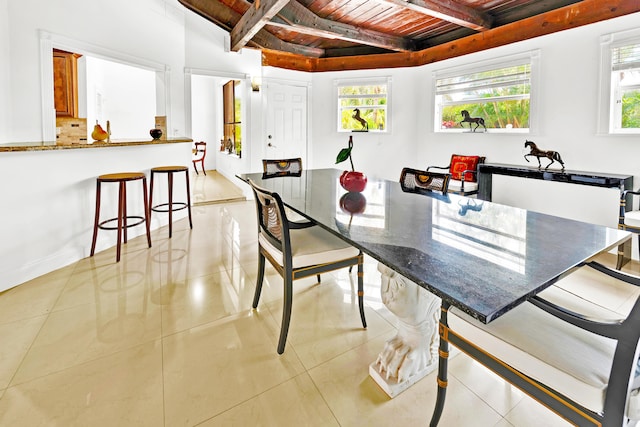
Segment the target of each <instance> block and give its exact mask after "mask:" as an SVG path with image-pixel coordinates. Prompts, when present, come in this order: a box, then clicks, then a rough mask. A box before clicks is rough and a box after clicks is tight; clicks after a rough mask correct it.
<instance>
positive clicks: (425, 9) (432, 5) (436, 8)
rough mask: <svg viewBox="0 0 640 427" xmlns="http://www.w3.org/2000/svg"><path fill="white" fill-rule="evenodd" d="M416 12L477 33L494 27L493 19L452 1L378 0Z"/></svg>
mask: <svg viewBox="0 0 640 427" xmlns="http://www.w3.org/2000/svg"><path fill="white" fill-rule="evenodd" d="M378 1H379V2H381V3H389V4H393V5H395V6H398V7H402V8H405V9H411V10H413V11H415V12H419V13H423V14H425V15H429V16H433V17H434V18H438V19H442V20H443V21H447V22H451V23H453V24H456V25H460V26H461V27H467V28H471V29H473V30H476V31H486V30H488V29H489V28H491V27H492V26H493V18H492V17H491V16H490V15H488V14H486V13H482V12H480V11H478V10H476V9H474V8H472V7H469V6H465V5H462V4H459V3H456V2H455V1H452V0H378Z"/></svg>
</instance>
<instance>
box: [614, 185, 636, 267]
mask: <svg viewBox="0 0 640 427" xmlns="http://www.w3.org/2000/svg"><path fill="white" fill-rule="evenodd" d="M628 195H631V198H630V200H631V201H633V199H634V198H635V196H638V195H640V190H636V191H633V190H625V191H623V192H622V193H620V216H619V217H618V228H619V229H621V230H627V231H631V232H633V233H636V234H638V248H639V250H640V209H632V210H630V211H628V212H627V211H626V207H627V196H628ZM623 262H624V261H623V254H622V253H619V254H618V266H617V268H618V269H620V268H621V267H622V264H623Z"/></svg>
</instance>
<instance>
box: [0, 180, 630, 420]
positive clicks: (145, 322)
mask: <svg viewBox="0 0 640 427" xmlns="http://www.w3.org/2000/svg"><path fill="white" fill-rule="evenodd" d="M196 180H197V178H196V179H194V181H196ZM223 182H224V181H223ZM193 216H194V218H193V219H194V227H193V230H190V229H189V227H188V223H187V222H186V220H180V221H178V222H177V223H176V224H175V225H174V232H173V233H174V234H173V238H172V239H168V238H167V234H166V231H165V230H156V231H155V232H153V234H152V239H153V247H152V248H150V249H149V248H147V247H146V243H145V240H144V238H136V239H133V240H130V241H129V243H127V244H126V245H125V247H124V248H125V249H124V252H123V257H122V260H121V262H120V263H115V262H114V260H115V255H114V251H115V250H114V249H108V250H105V251H103V252H101V253H98V254H96V256H95V257H93V258H87V259H83V260H80V261H78V262H76V263H74V264H72V265H70V266H67V267H65V268H62V269H60V270H58V271H54V272H51V273H49V274H46V275H44V276H42V277H39V278H37V279H34V280H32V281H29V282H27V283H24V284H23V285H21V286H18V287H16V288H13V289H11V290H8V291H6V292H4V293H1V294H0V343H1V344H0V426H12V427H13V426H29V427H31V426H194V425H200V426H258V425H259V426H390V425H393V426H416V425H427V424H428V420H429V418H430V416H431V411H432V409H433V404H434V401H435V393H436V381H435V373H432V374H430V375H429V376H428V377H426V378H424V379H423V380H421V381H420V382H418V383H417V384H415V385H414V386H412V387H411V388H410V389H409V390H407V391H406V392H404V393H402V394H400V395H399V396H397V397H396V398H394V399H389V398H388V397H387V396H386V394H385V393H384V392H383V391H382V390H381V389H380V388H379V387H378V386H377V385H376V383H375V382H374V381H373V380H372V379H371V378H370V377H369V376H368V365H369V364H370V363H371V362H372V361H374V360H375V358H376V356H377V354H378V352H379V351H380V350H381V349H382V347H383V345H384V342H385V340H387V339H389V338H391V337H392V336H393V335H394V333H395V328H394V323H393V318H392V317H391V316H390V313H389V312H388V311H387V309H386V308H385V307H384V305H383V304H382V303H381V302H380V297H379V292H380V291H379V274H378V273H377V270H376V264H375V262H373V261H372V260H371V259H367V260H366V268H365V293H366V315H367V320H368V323H369V326H368V328H367V330H363V329H362V328H361V326H360V319H359V315H358V308H357V300H356V299H355V298H354V286H355V280H356V279H355V273H354V274H352V275H350V274H349V273H348V272H347V271H346V270H343V271H340V272H336V273H333V274H327V275H324V276H323V281H322V284H316V283H314V280H311V279H309V280H303V281H300V282H296V284H297V286H296V295H295V297H294V308H293V318H292V325H291V330H290V333H289V339H288V343H287V348H286V351H285V353H284V354H283V355H281V356H279V355H278V354H277V353H276V343H277V335H278V330H279V322H280V315H281V311H280V310H281V283H282V282H281V279H280V278H279V276H278V275H277V274H276V273H275V271H274V270H268V272H267V277H266V283H265V287H264V290H263V296H262V299H261V303H260V306H259V308H258V310H256V311H252V310H251V301H252V297H253V289H254V281H255V272H256V267H257V261H256V259H257V252H256V245H257V242H256V228H257V227H256V223H255V214H254V205H253V202H251V201H237V202H226V203H216V204H201V205H197V206H194V207H193ZM636 268H637V267H636ZM626 298H627V297H626V296H624V295H617V296H616V299H617V303H620V304H622V302H623V301H624V300H625V299H626ZM450 366H451V367H450V373H449V379H450V380H449V388H448V399H447V404H446V406H445V410H444V415H443V418H442V421H441V424H440V425H442V426H474V427H476V426H481V427H482V426H495V427H507V426H565V425H567V424H566V423H565V422H564V421H562V420H561V419H560V418H558V417H557V416H555V415H554V414H553V413H551V412H549V411H548V410H546V409H545V408H543V407H541V406H540V405H538V404H537V403H535V402H534V401H533V400H531V399H529V398H528V397H526V396H523V395H522V393H520V392H519V391H517V390H515V389H514V388H512V387H511V386H510V385H508V384H506V383H504V382H503V381H501V380H500V379H498V378H497V377H495V376H494V375H493V374H491V373H489V372H487V371H486V370H485V369H484V368H482V367H481V366H479V365H478V364H477V363H475V362H473V361H471V360H470V359H468V358H467V357H466V356H465V355H463V354H458V355H456V356H455V357H453V358H452V359H451V362H450Z"/></svg>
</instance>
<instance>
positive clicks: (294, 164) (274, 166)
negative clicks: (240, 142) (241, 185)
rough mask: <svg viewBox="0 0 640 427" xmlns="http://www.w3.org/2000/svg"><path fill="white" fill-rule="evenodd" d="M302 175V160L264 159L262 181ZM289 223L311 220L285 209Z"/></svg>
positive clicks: (298, 158)
mask: <svg viewBox="0 0 640 427" xmlns="http://www.w3.org/2000/svg"><path fill="white" fill-rule="evenodd" d="M301 175H302V159H301V158H300V157H296V158H293V159H262V179H268V178H278V177H283V176H294V177H297V176H301ZM284 210H285V211H286V213H287V218H289V221H292V222H297V223H307V222H309V220H308V219H307V218H305V217H303V216H302V215H300V214H299V213H298V212H296V211H294V210H292V209H289V208H288V207H287V206H285V207H284Z"/></svg>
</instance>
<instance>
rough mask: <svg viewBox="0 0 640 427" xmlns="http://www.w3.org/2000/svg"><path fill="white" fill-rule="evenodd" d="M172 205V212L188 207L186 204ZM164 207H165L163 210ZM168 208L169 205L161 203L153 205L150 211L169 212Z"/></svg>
mask: <svg viewBox="0 0 640 427" xmlns="http://www.w3.org/2000/svg"><path fill="white" fill-rule="evenodd" d="M172 204H173V209H171V210H172V211H174V212H175V211H179V210H182V209H186V208H187V206H188V205H187V203H186V202H173V203H172ZM165 206H167V207H166V208H164V207H165ZM168 206H169V203H161V204H159V205H155V206H154V207H152V208H151V210H152V211H154V212H169V207H168ZM163 208H164V209H163Z"/></svg>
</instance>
